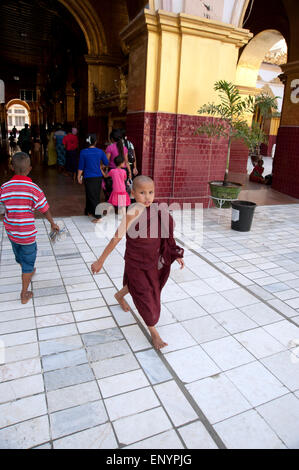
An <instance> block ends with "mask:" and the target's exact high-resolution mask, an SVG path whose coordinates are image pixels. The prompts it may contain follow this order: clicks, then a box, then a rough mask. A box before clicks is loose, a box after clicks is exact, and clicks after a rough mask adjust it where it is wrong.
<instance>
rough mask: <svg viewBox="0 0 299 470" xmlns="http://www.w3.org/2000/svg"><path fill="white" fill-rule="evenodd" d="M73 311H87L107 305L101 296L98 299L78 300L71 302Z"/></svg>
mask: <svg viewBox="0 0 299 470" xmlns="http://www.w3.org/2000/svg"><path fill="white" fill-rule="evenodd" d="M71 306H72V310H74V311H75V310H86V309H89V308H97V307H106V303H105V301H104V299H103V298H102V297H100V294H99V296H98V298H96V299H87V300H77V301H75V302H71Z"/></svg>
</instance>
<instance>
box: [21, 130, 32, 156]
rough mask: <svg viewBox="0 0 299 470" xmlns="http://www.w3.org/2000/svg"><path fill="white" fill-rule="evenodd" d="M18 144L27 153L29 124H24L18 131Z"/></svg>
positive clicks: (29, 141) (29, 136)
mask: <svg viewBox="0 0 299 470" xmlns="http://www.w3.org/2000/svg"><path fill="white" fill-rule="evenodd" d="M18 145H19V146H20V149H21V151H22V152H25V153H28V155H29V152H30V151H31V130H30V129H29V125H28V124H25V127H24V128H23V129H22V130H21V131H20V134H19V139H18Z"/></svg>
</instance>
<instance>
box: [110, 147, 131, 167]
mask: <svg viewBox="0 0 299 470" xmlns="http://www.w3.org/2000/svg"><path fill="white" fill-rule="evenodd" d="M105 152H106V155H107V154H108V153H110V154H111V157H110V160H109V168H116V166H115V163H114V159H115V157H117V155H118V148H117V145H116V142H114V143H113V144H111V145H108V147H107V148H106V151H105ZM124 155H128V149H127V147H125V146H124Z"/></svg>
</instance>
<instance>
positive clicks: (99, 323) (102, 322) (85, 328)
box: [77, 317, 116, 334]
mask: <svg viewBox="0 0 299 470" xmlns="http://www.w3.org/2000/svg"><path fill="white" fill-rule="evenodd" d="M77 327H78V331H79V333H80V334H84V333H90V332H93V331H97V330H106V329H107V328H114V327H116V323H115V321H114V320H113V318H112V317H105V318H99V319H98V320H89V321H82V322H78V323H77Z"/></svg>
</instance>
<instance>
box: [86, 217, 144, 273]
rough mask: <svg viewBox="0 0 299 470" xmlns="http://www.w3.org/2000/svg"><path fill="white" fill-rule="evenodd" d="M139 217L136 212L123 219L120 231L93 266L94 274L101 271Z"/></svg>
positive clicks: (117, 231)
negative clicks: (130, 226)
mask: <svg viewBox="0 0 299 470" xmlns="http://www.w3.org/2000/svg"><path fill="white" fill-rule="evenodd" d="M138 215H139V212H138V211H134V213H127V214H126V216H125V217H124V218H123V219H122V221H121V223H120V225H119V227H118V229H117V230H116V232H115V234H114V237H113V238H112V239H111V240H110V242H109V243H108V245H107V246H106V248H105V249H104V251H103V253H102V254H101V256H100V257H99V259H98V260H97V261H95V262H94V263H93V264H92V265H91V271H92V274H96V273H99V272H100V271H101V269H102V267H103V264H104V262H105V261H106V258H107V257H108V256H109V255H110V253H111V252H112V251H113V250H114V248H115V247H116V246H117V244H118V243H119V242H120V241H121V239H122V237H123V236H124V235H125V234H126V232H127V230H128V227H129V225H130V224H131V223H132V222H133V220H134V219H136V217H138Z"/></svg>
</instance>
